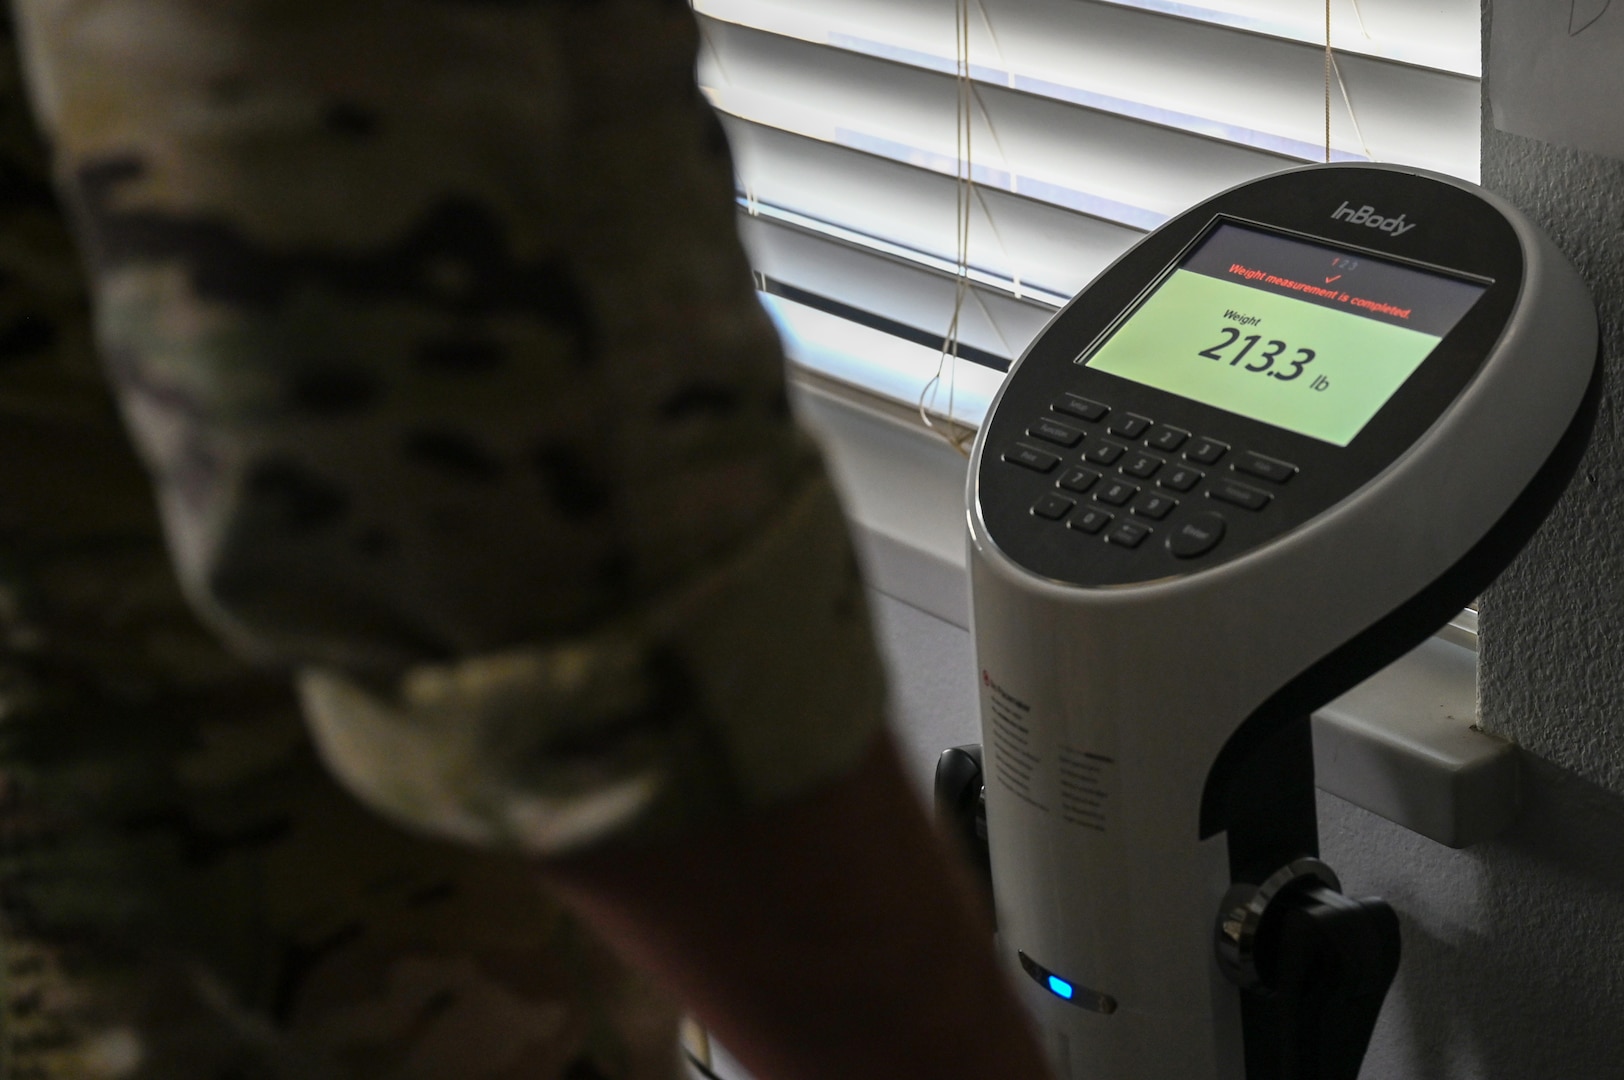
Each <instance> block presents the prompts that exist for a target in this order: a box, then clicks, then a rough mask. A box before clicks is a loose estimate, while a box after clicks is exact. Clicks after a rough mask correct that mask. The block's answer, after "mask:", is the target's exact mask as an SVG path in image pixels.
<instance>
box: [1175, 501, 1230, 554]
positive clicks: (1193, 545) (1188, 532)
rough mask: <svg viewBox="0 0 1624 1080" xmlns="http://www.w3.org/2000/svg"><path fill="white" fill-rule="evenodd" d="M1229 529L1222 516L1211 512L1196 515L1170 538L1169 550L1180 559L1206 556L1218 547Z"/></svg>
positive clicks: (1179, 527) (1180, 526)
mask: <svg viewBox="0 0 1624 1080" xmlns="http://www.w3.org/2000/svg"><path fill="white" fill-rule="evenodd" d="M1228 527H1229V526H1228V524H1227V523H1226V522H1225V521H1224V516H1223V515H1222V514H1215V513H1213V512H1212V511H1211V510H1206V511H1203V512H1202V513H1199V514H1195V515H1193V516H1192V517H1191V518H1190V519H1189V520H1188V521H1185V522H1183V523H1181V524H1180V525H1179V526H1178V528H1176V529H1174V530H1173V532H1172V534H1171V535H1170V536H1168V538H1167V550H1168V551H1170V552H1172V553H1173V554H1174V555H1175V556H1177V557H1178V558H1180V559H1193V558H1195V557H1196V556H1198V555H1205V554H1206V553H1207V552H1209V551H1211V550H1212V549H1213V548H1215V547H1217V546H1218V541H1220V540H1222V539H1223V538H1224V532H1225V530H1226V529H1228Z"/></svg>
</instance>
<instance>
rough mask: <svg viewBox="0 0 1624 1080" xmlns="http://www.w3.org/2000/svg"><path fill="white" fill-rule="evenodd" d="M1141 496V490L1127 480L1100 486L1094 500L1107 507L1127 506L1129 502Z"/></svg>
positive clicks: (1110, 481)
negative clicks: (1136, 496)
mask: <svg viewBox="0 0 1624 1080" xmlns="http://www.w3.org/2000/svg"><path fill="white" fill-rule="evenodd" d="M1137 494H1139V488H1138V487H1136V486H1135V485H1133V484H1130V483H1128V482H1127V481H1126V480H1108V481H1106V482H1105V483H1104V484H1102V485H1100V489H1099V490H1098V491H1096V492H1095V493H1094V498H1096V499H1098V500H1099V501H1100V502H1102V503H1105V504H1106V505H1107V506H1126V505H1127V504H1128V500H1129V499H1131V498H1133V497H1134V496H1135V495H1137Z"/></svg>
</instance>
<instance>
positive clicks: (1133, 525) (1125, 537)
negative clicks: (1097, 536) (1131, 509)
mask: <svg viewBox="0 0 1624 1080" xmlns="http://www.w3.org/2000/svg"><path fill="white" fill-rule="evenodd" d="M1149 535H1150V526H1148V525H1141V524H1139V522H1137V521H1123V522H1119V523H1118V524H1117V527H1116V528H1114V529H1112V530H1111V531H1110V532H1108V533H1106V534H1105V539H1106V540H1108V541H1109V542H1111V543H1113V544H1120V545H1121V546H1122V547H1125V548H1136V547H1138V546H1139V545H1140V544H1143V543H1144V542H1145V537H1147V536H1149Z"/></svg>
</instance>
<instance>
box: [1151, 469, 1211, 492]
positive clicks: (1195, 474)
mask: <svg viewBox="0 0 1624 1080" xmlns="http://www.w3.org/2000/svg"><path fill="white" fill-rule="evenodd" d="M1206 478H1207V474H1206V473H1204V472H1202V471H1201V470H1200V469H1192V468H1190V467H1189V466H1188V465H1175V466H1173V467H1172V468H1171V469H1169V470H1167V471H1166V472H1164V473H1162V478H1161V479H1160V480H1158V481H1156V482H1157V483H1158V484H1160V485H1161V486H1162V487H1164V488H1166V489H1167V490H1168V491H1189V490H1190V489H1191V488H1193V487H1195V486H1196V485H1197V484H1199V483H1201V481H1203V480H1205V479H1206Z"/></svg>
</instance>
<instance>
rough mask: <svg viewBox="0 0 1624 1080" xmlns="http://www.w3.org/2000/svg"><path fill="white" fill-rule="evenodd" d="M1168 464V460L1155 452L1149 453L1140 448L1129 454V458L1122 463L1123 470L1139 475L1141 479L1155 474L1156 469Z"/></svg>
mask: <svg viewBox="0 0 1624 1080" xmlns="http://www.w3.org/2000/svg"><path fill="white" fill-rule="evenodd" d="M1166 464H1167V462H1165V461H1163V460H1162V459H1161V458H1159V457H1157V456H1156V455H1155V454H1147V453H1145V452H1144V451H1142V450H1140V451H1136V452H1134V453H1132V454H1129V455H1128V460H1127V461H1124V462H1123V463H1122V471H1123V472H1125V473H1127V474H1128V475H1129V476H1137V477H1139V479H1141V480H1145V479H1148V478H1149V477H1152V476H1155V475H1156V470H1157V469H1159V468H1161V467H1162V466H1163V465H1166Z"/></svg>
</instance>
